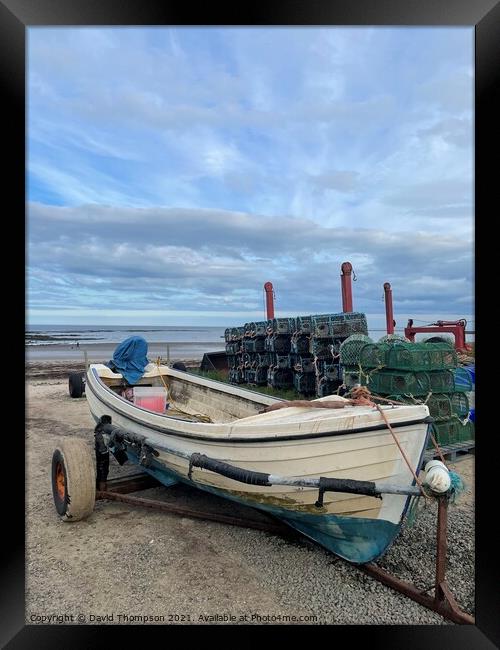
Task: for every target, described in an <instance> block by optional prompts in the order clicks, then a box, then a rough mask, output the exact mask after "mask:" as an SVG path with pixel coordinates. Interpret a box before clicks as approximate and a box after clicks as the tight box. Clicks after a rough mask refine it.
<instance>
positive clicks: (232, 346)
mask: <svg viewBox="0 0 500 650" xmlns="http://www.w3.org/2000/svg"><path fill="white" fill-rule="evenodd" d="M240 351H241V344H240V343H238V342H234V341H233V342H232V343H226V354H227V355H228V356H229V355H233V354H239V353H240Z"/></svg>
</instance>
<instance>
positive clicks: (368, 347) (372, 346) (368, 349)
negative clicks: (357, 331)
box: [359, 343, 388, 369]
mask: <svg viewBox="0 0 500 650" xmlns="http://www.w3.org/2000/svg"><path fill="white" fill-rule="evenodd" d="M387 347H388V345H387V344H377V343H365V345H363V346H361V347H360V349H359V363H360V365H361V367H362V368H368V369H370V368H381V367H383V366H386V365H387V364H386V363H385V350H386V348H387Z"/></svg>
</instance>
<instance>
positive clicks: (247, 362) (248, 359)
mask: <svg viewBox="0 0 500 650" xmlns="http://www.w3.org/2000/svg"><path fill="white" fill-rule="evenodd" d="M241 362H242V364H243V366H244V367H245V368H251V367H253V366H254V365H257V361H256V355H254V354H249V353H248V352H244V353H243V354H242V355H241Z"/></svg>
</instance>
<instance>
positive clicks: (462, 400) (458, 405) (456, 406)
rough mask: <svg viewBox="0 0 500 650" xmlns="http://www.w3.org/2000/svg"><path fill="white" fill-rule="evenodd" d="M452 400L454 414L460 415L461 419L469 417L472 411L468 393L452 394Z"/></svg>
mask: <svg viewBox="0 0 500 650" xmlns="http://www.w3.org/2000/svg"><path fill="white" fill-rule="evenodd" d="M450 400H451V406H452V409H453V413H454V414H455V415H458V417H459V418H465V417H467V415H468V414H469V410H470V404H469V398H468V397H467V395H466V393H452V394H451V395H450ZM431 415H432V414H431Z"/></svg>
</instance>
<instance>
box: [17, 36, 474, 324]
mask: <svg viewBox="0 0 500 650" xmlns="http://www.w3.org/2000/svg"><path fill="white" fill-rule="evenodd" d="M27 57H28V58H27V60H28V78H27V109H28V110H27V116H28V117H27V259H28V269H27V320H28V322H29V323H30V324H47V323H57V324H82V325H83V324H87V323H89V324H90V323H92V324H96V323H97V324H127V325H128V324H131V325H133V324H142V325H144V324H148V323H149V324H151V325H177V324H191V325H221V326H231V325H237V324H242V323H244V322H247V321H252V320H255V319H262V318H263V317H264V293H263V284H264V283H265V282H266V281H271V282H272V283H273V285H274V289H275V294H276V303H275V308H276V315H277V316H295V315H298V314H304V315H305V314H315V313H327V312H339V311H341V310H342V303H341V293H340V266H341V264H342V262H344V261H350V262H351V263H352V265H353V268H354V272H355V277H356V281H355V282H354V283H353V294H354V309H355V310H356V311H362V312H365V313H366V314H367V315H368V316H369V317H370V315H372V316H373V317H374V318H378V317H379V315H381V314H383V312H384V303H383V284H384V282H390V283H391V285H392V289H393V297H394V311H395V318H396V320H397V322H398V323H399V322H401V324H403V323H402V321H403V320H404V319H406V318H408V317H413V318H414V319H415V320H416V321H422V322H423V321H429V322H430V321H431V320H435V319H438V318H440V319H450V318H461V317H466V318H468V320H469V321H470V320H471V319H472V320H473V316H472V314H473V313H474V289H473V283H474V278H473V264H474V256H473V248H474V207H473V191H474V189H473V188H474V157H473V156H474V153H473V133H474V121H473V118H474V112H473V101H474V31H473V28H472V27H467V28H425V27H423V28H413V27H403V28H380V27H376V28H370V27H357V28H345V27H331V28H328V27H321V28H319V27H318V28H301V27H299V28H289V27H286V28H285V27H282V28H260V27H259V28H209V27H202V28H177V27H175V28H168V27H148V28H145V27H141V28H82V27H78V28H67V27H64V28H47V27H31V28H29V30H28V45H27ZM379 320H380V319H379ZM382 320H383V319H382ZM380 322H382V321H380Z"/></svg>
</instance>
